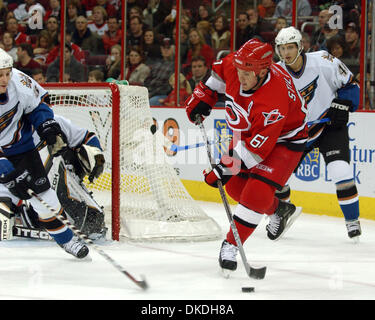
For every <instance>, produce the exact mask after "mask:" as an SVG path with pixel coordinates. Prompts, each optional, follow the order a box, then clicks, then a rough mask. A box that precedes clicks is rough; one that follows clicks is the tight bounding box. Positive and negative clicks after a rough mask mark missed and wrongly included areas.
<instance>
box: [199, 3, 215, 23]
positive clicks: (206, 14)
mask: <svg viewBox="0 0 375 320" xmlns="http://www.w3.org/2000/svg"><path fill="white" fill-rule="evenodd" d="M213 15H214V12H213V11H212V9H211V7H210V5H208V4H206V3H204V4H202V5H200V6H199V8H198V19H197V21H198V22H199V21H208V22H212V20H213Z"/></svg>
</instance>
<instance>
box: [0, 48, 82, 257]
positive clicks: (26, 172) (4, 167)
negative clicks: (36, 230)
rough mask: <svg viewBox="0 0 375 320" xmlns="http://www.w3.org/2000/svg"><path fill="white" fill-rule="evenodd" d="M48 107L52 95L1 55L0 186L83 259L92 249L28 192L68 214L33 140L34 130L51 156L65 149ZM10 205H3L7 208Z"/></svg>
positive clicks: (63, 244) (4, 54) (66, 249)
mask: <svg viewBox="0 0 375 320" xmlns="http://www.w3.org/2000/svg"><path fill="white" fill-rule="evenodd" d="M48 101H49V99H48V93H47V91H46V90H44V89H43V88H42V87H41V86H40V85H38V84H37V83H36V82H35V81H34V80H32V79H31V78H30V77H28V76H27V75H25V74H24V73H22V72H21V71H19V70H17V69H15V68H13V59H12V57H11V56H10V55H8V54H7V53H6V52H5V51H4V50H2V49H0V123H1V125H0V146H1V150H0V151H1V154H0V156H1V157H0V183H2V184H3V185H4V186H5V187H7V188H8V190H9V195H10V197H16V198H18V199H21V200H26V199H28V200H29V202H30V203H31V205H32V206H33V208H34V210H35V211H36V212H37V214H38V216H39V220H40V223H41V224H42V225H43V227H44V228H45V229H46V230H47V231H48V233H49V234H50V235H51V236H52V238H53V239H54V240H55V241H56V242H57V244H59V245H60V246H61V247H62V248H64V249H65V251H66V252H68V253H70V254H72V255H74V256H75V257H77V258H84V257H85V256H87V254H88V252H89V250H88V248H87V246H86V245H84V244H83V243H81V242H79V241H77V240H75V238H73V232H72V231H71V230H70V229H69V228H67V227H66V226H65V225H64V224H63V223H62V222H60V221H59V220H58V219H57V218H56V217H55V216H54V215H53V214H52V213H51V212H50V210H49V209H47V208H46V207H44V206H43V205H42V204H41V203H40V202H39V201H38V200H37V199H35V198H34V197H31V196H30V195H29V193H28V189H31V190H33V191H34V192H35V193H37V194H38V195H39V196H40V197H41V198H42V199H43V200H44V201H46V202H47V203H48V204H49V205H50V206H51V207H52V208H54V209H55V210H57V211H59V212H60V213H61V214H62V213H63V211H64V209H63V208H62V207H61V205H60V202H59V200H58V198H57V195H56V193H55V191H54V190H52V189H51V187H50V182H49V180H48V177H47V174H46V171H45V168H44V166H43V163H42V161H41V158H40V155H39V152H38V151H37V150H36V149H35V144H34V142H33V138H32V133H33V128H35V129H36V131H37V133H38V135H39V136H40V138H41V139H42V140H45V141H46V142H47V144H48V145H50V146H51V147H52V148H51V149H52V154H57V153H58V152H59V151H61V149H62V148H64V147H65V146H66V143H65V142H64V138H63V133H62V130H61V127H60V125H59V124H58V123H57V121H56V120H54V114H53V111H52V109H51V108H50V107H49V106H48ZM10 197H9V198H10ZM7 201H9V199H4V198H3V199H1V202H2V203H4V202H7Z"/></svg>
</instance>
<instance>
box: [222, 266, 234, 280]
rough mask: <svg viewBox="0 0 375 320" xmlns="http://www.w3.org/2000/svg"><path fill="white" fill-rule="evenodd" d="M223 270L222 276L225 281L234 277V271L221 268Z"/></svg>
mask: <svg viewBox="0 0 375 320" xmlns="http://www.w3.org/2000/svg"><path fill="white" fill-rule="evenodd" d="M220 270H221V275H222V276H223V277H224V278H225V279H229V278H230V276H231V275H232V273H233V271H232V270H229V269H223V268H220Z"/></svg>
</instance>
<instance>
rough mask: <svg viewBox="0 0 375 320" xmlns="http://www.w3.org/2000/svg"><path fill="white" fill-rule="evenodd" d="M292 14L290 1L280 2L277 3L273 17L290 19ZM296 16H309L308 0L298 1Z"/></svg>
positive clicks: (309, 6) (282, 0) (283, 0)
mask: <svg viewBox="0 0 375 320" xmlns="http://www.w3.org/2000/svg"><path fill="white" fill-rule="evenodd" d="M292 12H293V1H292V0H281V1H279V2H278V3H277V5H276V9H275V13H274V15H273V16H274V17H276V18H277V17H291V16H292ZM297 15H298V16H299V17H307V16H309V15H311V5H310V3H309V1H308V0H298V2H297Z"/></svg>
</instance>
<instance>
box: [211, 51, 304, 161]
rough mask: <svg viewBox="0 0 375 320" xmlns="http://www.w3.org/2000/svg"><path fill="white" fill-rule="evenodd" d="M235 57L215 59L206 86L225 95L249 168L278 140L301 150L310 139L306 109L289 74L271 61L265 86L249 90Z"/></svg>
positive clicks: (228, 114) (237, 141)
mask: <svg viewBox="0 0 375 320" xmlns="http://www.w3.org/2000/svg"><path fill="white" fill-rule="evenodd" d="M232 59H233V54H230V55H228V56H226V57H225V58H223V59H222V60H219V61H217V62H214V63H213V65H212V75H211V77H210V78H209V79H208V80H207V81H206V85H207V86H208V87H210V88H211V89H212V90H215V91H217V92H218V93H224V94H225V96H226V101H225V110H226V114H225V117H226V121H227V123H228V126H229V127H230V128H231V129H232V130H233V135H234V137H233V143H234V150H235V151H236V152H237V154H239V156H240V157H241V159H242V161H243V162H244V163H245V165H246V167H247V168H251V167H253V166H255V165H257V164H258V163H260V162H262V161H263V160H264V159H265V158H266V157H267V155H268V154H270V152H271V151H272V150H273V148H274V146H275V145H276V143H280V144H285V145H286V146H287V147H288V148H289V149H291V150H296V151H302V150H303V149H304V147H305V142H306V141H307V124H306V121H305V117H306V113H307V109H306V107H305V103H304V100H303V98H302V97H301V96H300V95H299V92H298V90H296V88H295V86H294V84H293V80H292V79H291V77H290V76H289V74H288V73H287V72H285V71H284V70H283V69H282V68H281V67H280V66H278V65H276V64H272V65H271V68H270V72H269V73H268V75H267V76H266V80H265V81H264V83H263V84H262V86H261V87H260V88H259V89H257V90H256V91H250V92H249V91H247V92H246V91H244V90H243V89H242V86H241V84H240V82H239V80H238V76H237V69H236V68H235V67H234V66H233V64H232Z"/></svg>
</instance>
